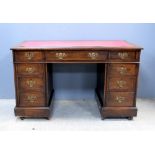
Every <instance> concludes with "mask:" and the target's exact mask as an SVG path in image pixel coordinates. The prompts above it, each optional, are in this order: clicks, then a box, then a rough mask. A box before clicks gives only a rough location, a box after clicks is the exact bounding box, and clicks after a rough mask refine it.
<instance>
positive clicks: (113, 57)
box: [109, 51, 136, 61]
mask: <svg viewBox="0 0 155 155" xmlns="http://www.w3.org/2000/svg"><path fill="white" fill-rule="evenodd" d="M109 60H110V61H135V60H136V52H131V51H130V52H126V51H116V52H115V51H114V52H110V53H109Z"/></svg>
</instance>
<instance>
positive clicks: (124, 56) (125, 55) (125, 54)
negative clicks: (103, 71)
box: [118, 52, 128, 59]
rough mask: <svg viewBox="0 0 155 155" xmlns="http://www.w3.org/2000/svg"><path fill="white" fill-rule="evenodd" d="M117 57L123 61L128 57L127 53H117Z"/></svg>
mask: <svg viewBox="0 0 155 155" xmlns="http://www.w3.org/2000/svg"><path fill="white" fill-rule="evenodd" d="M118 56H119V57H120V58H121V59H125V58H127V57H128V53H126V52H119V53H118Z"/></svg>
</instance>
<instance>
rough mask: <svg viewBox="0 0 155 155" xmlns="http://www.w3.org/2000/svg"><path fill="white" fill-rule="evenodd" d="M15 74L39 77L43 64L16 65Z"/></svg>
mask: <svg viewBox="0 0 155 155" xmlns="http://www.w3.org/2000/svg"><path fill="white" fill-rule="evenodd" d="M16 72H17V74H22V75H32V74H33V75H39V74H43V73H44V64H16Z"/></svg>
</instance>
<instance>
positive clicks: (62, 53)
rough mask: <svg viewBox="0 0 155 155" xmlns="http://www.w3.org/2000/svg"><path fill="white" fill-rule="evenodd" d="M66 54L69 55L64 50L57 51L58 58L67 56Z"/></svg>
mask: <svg viewBox="0 0 155 155" xmlns="http://www.w3.org/2000/svg"><path fill="white" fill-rule="evenodd" d="M66 56H67V54H66V53H64V52H59V53H56V57H57V58H58V59H64V57H66Z"/></svg>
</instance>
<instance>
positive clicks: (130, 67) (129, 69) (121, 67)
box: [108, 64, 138, 76]
mask: <svg viewBox="0 0 155 155" xmlns="http://www.w3.org/2000/svg"><path fill="white" fill-rule="evenodd" d="M137 67H138V66H137V65H136V64H109V65H108V76H120V75H121V76H125V75H137Z"/></svg>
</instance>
